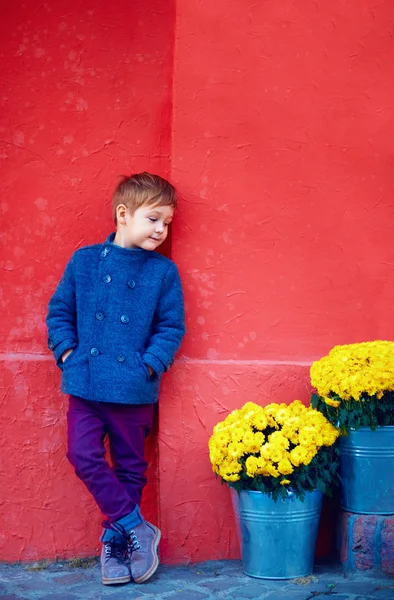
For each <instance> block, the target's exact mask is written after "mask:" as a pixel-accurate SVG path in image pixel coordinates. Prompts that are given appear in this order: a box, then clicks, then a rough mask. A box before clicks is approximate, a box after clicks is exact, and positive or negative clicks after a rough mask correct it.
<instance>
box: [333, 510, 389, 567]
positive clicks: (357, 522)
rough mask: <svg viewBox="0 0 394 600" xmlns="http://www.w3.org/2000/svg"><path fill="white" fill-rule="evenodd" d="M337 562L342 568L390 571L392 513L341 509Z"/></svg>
mask: <svg viewBox="0 0 394 600" xmlns="http://www.w3.org/2000/svg"><path fill="white" fill-rule="evenodd" d="M340 550H341V562H342V565H343V568H344V570H345V571H346V572H355V571H373V572H377V573H382V574H386V575H393V574H394V515H390V516H384V515H359V514H354V513H349V512H342V516H341V530H340Z"/></svg>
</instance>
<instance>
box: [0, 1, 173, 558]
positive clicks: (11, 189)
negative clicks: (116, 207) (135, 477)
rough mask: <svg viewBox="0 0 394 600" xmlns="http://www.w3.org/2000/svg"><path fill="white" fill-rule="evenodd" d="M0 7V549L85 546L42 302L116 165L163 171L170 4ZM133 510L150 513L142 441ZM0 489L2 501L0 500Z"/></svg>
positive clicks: (106, 191)
mask: <svg viewBox="0 0 394 600" xmlns="http://www.w3.org/2000/svg"><path fill="white" fill-rule="evenodd" d="M146 7H147V3H146V2H145V1H144V0H137V1H133V2H128V1H127V0H115V1H114V2H112V3H108V2H105V0H99V1H98V0H82V1H80V0H70V1H69V2H68V3H67V4H66V5H65V3H64V2H63V1H60V0H56V1H55V2H48V3H42V4H40V3H37V2H36V1H34V0H24V2H23V3H22V2H20V1H17V2H13V3H3V4H2V6H1V12H2V14H1V15H0V23H1V29H2V33H1V39H2V47H1V56H0V58H1V60H0V81H1V86H2V93H1V109H0V119H1V123H0V127H1V135H0V140H1V141H0V156H1V160H2V198H1V202H0V207H1V242H2V252H1V257H0V258H1V294H2V296H1V298H2V301H1V302H2V303H1V308H2V318H1V322H0V336H1V340H0V343H1V346H0V374H1V381H0V392H1V398H0V423H1V429H2V431H1V437H0V454H1V461H2V470H3V474H2V483H1V486H0V522H1V525H0V559H2V560H10V561H14V560H19V559H22V560H32V559H37V558H42V557H47V556H50V557H55V556H64V557H70V556H73V555H92V554H95V553H96V551H97V548H98V532H99V523H100V520H101V519H100V516H99V514H98V512H97V509H96V508H95V505H94V503H93V501H92V500H91V498H90V496H89V495H88V493H87V492H86V491H85V489H84V487H83V485H82V483H80V482H79V480H77V479H76V478H75V476H74V475H73V472H72V469H71V467H70V465H69V464H68V462H67V460H66V459H65V456H64V455H65V411H66V406H67V400H66V398H65V397H63V396H62V395H61V394H60V393H59V391H58V388H59V372H58V369H57V367H55V365H54V363H53V359H52V357H51V356H50V354H49V352H48V351H47V343H46V338H47V336H46V329H45V324H44V318H45V313H46V305H47V301H48V299H49V297H50V295H51V294H52V293H53V291H54V287H55V285H56V283H57V281H58V279H59V277H60V275H61V273H62V270H63V268H64V265H65V263H66V261H67V259H68V258H69V256H70V254H71V253H72V251H73V250H74V249H75V248H76V247H78V246H82V245H86V244H90V243H95V242H99V241H102V240H104V239H105V237H106V236H107V235H108V233H109V232H110V231H111V229H112V227H113V224H112V222H111V211H110V204H109V203H110V197H111V193H112V189H113V187H114V184H115V182H116V179H117V177H118V176H119V175H122V174H125V173H130V172H138V171H141V170H144V169H149V170H152V171H156V172H159V173H161V174H163V175H164V176H165V175H168V174H169V170H170V152H171V121H170V118H171V103H172V96H171V79H172V52H173V32H174V18H175V13H174V6H173V4H172V2H168V0H151V1H150V2H149V10H146ZM148 454H149V457H150V461H151V469H150V484H149V485H148V488H147V490H146V491H147V494H146V495H145V497H146V499H147V500H146V502H145V512H146V514H147V515H148V516H149V517H150V518H152V519H153V520H155V521H156V520H157V460H156V447H155V445H154V444H153V440H152V441H151V442H150V445H149V449H148ZM1 496H2V497H1Z"/></svg>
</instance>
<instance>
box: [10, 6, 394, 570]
mask: <svg viewBox="0 0 394 600" xmlns="http://www.w3.org/2000/svg"><path fill="white" fill-rule="evenodd" d="M18 4H19V3H17V4H16V5H15V4H14V5H12V8H10V7H7V13H5V7H3V8H2V9H1V10H2V11H3V12H4V14H3V15H1V24H2V27H3V34H2V38H3V47H2V53H1V59H2V60H1V62H0V68H1V70H2V72H0V81H1V82H2V86H3V89H4V91H3V94H2V98H3V100H2V102H3V106H2V109H1V112H0V117H1V119H2V123H1V136H0V139H1V140H2V141H1V146H0V155H1V158H2V162H3V163H4V168H3V178H2V183H3V195H2V201H1V203H0V206H1V208H2V211H3V214H2V228H1V229H2V241H3V250H2V254H1V263H2V293H3V300H2V309H3V319H2V322H1V344H2V345H1V349H0V352H1V354H0V360H1V362H0V364H1V372H2V374H3V380H4V381H3V383H2V384H1V391H2V392H3V396H4V398H2V399H0V400H1V401H0V411H1V414H0V423H2V425H3V428H4V431H3V433H2V434H1V437H0V455H1V457H2V460H3V464H4V473H5V485H4V486H1V490H0V494H1V493H4V490H7V494H5V497H4V498H3V501H2V503H1V505H0V520H1V521H3V522H4V524H5V527H1V528H0V530H1V531H2V533H0V547H1V545H2V548H1V550H0V559H2V560H19V559H25V560H26V559H36V558H40V557H45V556H50V557H54V556H57V555H59V556H72V555H74V554H77V555H81V554H85V555H88V554H93V553H94V552H95V551H96V548H97V534H98V530H99V517H98V515H97V511H96V509H95V507H94V504H93V502H92V501H91V500H90V499H89V497H88V495H87V493H86V492H85V491H84V489H83V486H82V484H80V482H78V481H77V480H76V479H75V477H74V476H73V474H72V470H71V467H70V466H69V465H68V464H67V461H66V459H65V458H64V452H65V448H64V440H65V426H64V414H65V405H66V399H65V398H64V397H62V396H61V395H60V393H59V392H58V391H57V390H58V383H59V374H58V372H57V370H56V368H55V366H54V365H53V362H52V359H51V357H50V356H49V353H48V352H47V350H46V333H45V326H44V321H43V318H44V315H45V307H46V302H47V300H48V298H49V296H50V294H51V293H52V291H53V288H54V286H55V284H56V282H57V279H58V277H59V275H60V273H61V271H62V269H63V266H64V264H65V261H66V260H67V258H68V256H69V255H70V253H71V252H72V251H73V249H74V248H75V247H77V246H78V245H83V244H87V243H92V242H96V241H98V240H101V239H103V238H104V237H105V236H106V235H107V232H108V231H109V230H110V228H111V221H110V216H109V206H108V202H109V198H110V192H111V190H112V187H113V184H114V181H115V178H116V176H117V175H118V174H122V173H125V172H126V173H127V172H130V171H138V170H141V169H145V168H146V169H150V170H152V171H157V172H159V173H162V174H163V175H166V174H170V175H171V177H172V179H173V181H174V182H175V183H176V184H178V186H179V188H180V190H181V191H182V195H183V197H182V202H181V207H180V211H179V215H178V218H177V220H176V222H175V223H174V230H173V253H172V254H173V258H174V260H175V261H176V262H177V263H178V264H179V267H180V270H181V275H182V279H183V282H184V287H185V296H186V303H187V319H188V335H187V338H186V340H185V342H184V344H183V347H182V350H181V353H180V357H179V360H178V361H177V362H176V363H175V365H174V368H173V370H172V373H171V374H170V375H169V376H167V377H166V380H165V383H164V386H163V393H162V397H161V401H160V412H159V434H158V444H157V446H155V443H154V440H152V441H151V447H150V451H149V454H150V456H151V458H152V464H153V466H152V470H151V473H150V481H151V483H150V487H148V490H147V492H148V494H147V495H146V498H147V502H146V504H145V510H146V511H147V515H148V516H149V517H151V518H152V519H156V518H159V522H160V525H161V528H162V530H163V542H162V548H161V549H162V557H163V559H164V560H165V561H166V562H185V561H188V560H204V559H211V558H226V557H235V556H238V547H237V543H236V538H235V533H234V523H233V517H232V513H231V508H230V499H229V493H228V490H227V488H226V487H225V486H222V485H220V483H219V481H217V480H215V478H214V476H213V474H212V471H211V467H210V464H209V460H208V454H207V440H208V438H209V435H210V434H211V431H212V427H213V425H214V424H215V423H216V422H217V421H218V420H220V419H222V418H223V417H224V416H225V414H226V413H227V412H228V411H229V410H231V409H233V408H236V407H239V406H241V405H242V404H243V403H244V402H246V401H247V400H252V401H257V402H260V403H263V404H264V403H267V402H270V401H290V400H292V399H294V398H301V399H302V400H304V401H307V400H308V398H309V384H308V370H309V365H310V363H311V361H312V360H314V359H315V358H317V357H320V356H321V355H322V354H324V353H326V352H327V351H328V349H329V348H330V347H331V346H332V345H334V344H338V343H346V342H354V341H361V340H367V339H374V338H386V339H394V321H393V319H392V310H391V299H392V296H393V291H394V290H393V285H394V283H393V282H392V278H391V277H390V275H391V271H392V268H393V265H394V257H393V251H392V250H391V238H392V237H393V233H394V231H393V225H392V216H393V205H392V201H391V197H392V195H393V192H394V180H393V175H392V174H393V166H394V165H393V163H394V159H393V155H394V154H393V142H392V139H393V135H392V125H393V109H392V105H393V102H392V98H393V96H394V83H393V79H392V65H393V64H394V49H393V37H392V31H393V25H394V7H393V5H392V3H391V2H390V1H389V0H385V1H382V2H380V3H379V4H377V3H376V1H374V0H348V1H347V2H343V1H342V0H334V1H333V0H331V1H328V0H321V1H320V2H313V1H311V0H297V1H296V2H294V0H283V1H282V2H279V3H278V2H271V1H266V2H262V3H256V2H255V1H253V2H252V1H248V0H242V1H241V0H238V1H233V2H225V1H224V0H216V1H215V2H208V1H207V0H201V1H199V2H197V1H193V0H187V1H186V0H178V2H177V3H176V13H177V14H176V24H175V7H174V6H173V5H172V4H170V3H168V2H166V1H165V0H161V1H159V0H151V1H149V2H146V1H145V2H143V1H142V0H138V1H136V2H133V3H127V2H126V0H114V1H113V2H112V3H111V4H108V3H105V2H104V1H103V0H102V1H101V2H100V3H99V2H96V1H95V2H93V0H91V2H88V0H82V2H77V1H76V0H72V1H71V3H68V5H67V9H66V10H65V8H64V4H61V3H60V2H55V3H47V4H44V5H40V8H38V9H37V3H34V2H33V0H29V1H28V2H25V3H24V6H25V8H22V4H19V6H18ZM174 33H175V47H174ZM155 447H158V449H159V459H158V461H159V462H158V466H159V482H160V489H159V493H158V490H157V477H156V471H155V451H154V448H155ZM8 490H12V494H10V493H8ZM27 515H28V518H26V516H27ZM1 536H3V538H1ZM327 544H328V545H329V541H328V542H327ZM327 544H326V547H325V549H327V547H328V545H327ZM323 550H324V549H323Z"/></svg>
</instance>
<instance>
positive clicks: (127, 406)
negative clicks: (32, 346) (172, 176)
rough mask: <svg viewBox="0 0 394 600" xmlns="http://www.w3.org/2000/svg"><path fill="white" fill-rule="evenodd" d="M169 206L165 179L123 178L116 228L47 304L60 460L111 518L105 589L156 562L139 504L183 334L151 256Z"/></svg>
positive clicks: (168, 283) (176, 301) (162, 273)
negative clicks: (63, 412) (62, 427)
mask: <svg viewBox="0 0 394 600" xmlns="http://www.w3.org/2000/svg"><path fill="white" fill-rule="evenodd" d="M176 206H177V198H176V191H175V189H174V188H173V186H172V185H171V184H170V183H168V181H166V180H165V179H163V178H161V177H159V176H157V175H151V174H149V173H140V174H136V175H133V176H131V177H124V178H123V179H122V181H121V182H120V183H119V185H118V186H117V188H116V189H115V192H114V195H113V199H112V213H113V218H114V221H115V225H116V232H115V233H112V234H111V235H110V236H109V237H108V238H107V240H106V241H105V242H104V243H103V244H97V245H93V246H87V247H85V248H80V249H79V250H77V251H76V252H75V253H74V254H73V255H72V257H71V260H70V261H69V263H68V264H67V266H66V269H65V272H64V274H63V277H62V279H61V281H60V283H59V284H58V287H57V289H56V291H55V293H54V295H53V297H52V298H51V300H50V302H49V307H48V315H47V327H48V334H49V336H48V337H49V339H48V346H49V348H50V349H51V350H52V352H53V354H54V357H55V360H56V363H57V365H58V366H59V368H60V369H61V370H62V385H61V389H62V391H63V392H64V393H66V394H69V396H70V398H69V402H70V404H69V410H68V414H67V421H68V453H67V458H68V459H69V461H70V462H71V464H72V465H73V467H74V469H75V473H76V475H77V476H78V477H79V478H80V479H81V480H82V481H83V482H84V484H85V485H86V487H87V488H88V490H89V491H90V493H91V494H92V495H93V497H94V499H95V501H96V503H97V505H98V506H99V508H100V510H101V511H102V512H103V513H104V514H105V515H106V516H107V517H108V520H107V521H104V523H103V527H104V529H103V533H102V536H101V538H100V540H101V542H102V543H103V546H102V552H101V572H102V582H103V583H104V584H106V585H108V584H115V583H127V582H129V581H131V579H133V580H134V581H135V582H136V583H142V582H144V581H146V580H147V579H149V578H150V577H151V576H152V575H153V573H154V572H155V571H156V569H157V566H158V564H159V559H158V556H157V547H158V543H159V540H160V530H159V529H158V528H157V527H155V526H154V525H152V524H150V523H148V522H147V521H145V520H144V519H143V517H142V515H141V513H140V509H139V505H140V501H141V494H142V489H143V487H144V485H145V483H146V479H145V477H144V472H145V469H146V466H147V463H146V462H145V460H144V441H145V438H146V436H147V435H148V433H149V431H150V428H151V424H152V411H153V406H154V403H155V402H157V399H158V395H159V387H160V379H161V376H162V374H163V373H164V372H165V371H167V370H168V369H169V368H170V367H171V365H172V363H173V361H174V356H175V354H176V352H177V350H178V348H179V346H180V343H181V341H182V338H183V336H184V333H185V325H184V308H183V295H182V288H181V283H180V279H179V274H178V270H177V268H176V266H175V264H174V263H173V262H172V261H171V260H169V259H168V258H165V257H163V256H161V255H160V254H157V253H156V252H154V251H155V250H156V249H157V248H158V247H159V246H160V244H162V243H163V242H164V240H165V239H166V237H167V233H168V226H169V224H170V223H171V220H172V217H173V214H174V211H175V209H176ZM106 435H108V438H109V443H110V451H111V458H112V462H113V468H112V469H111V468H110V467H109V465H108V463H107V461H106V460H105V449H104V438H105V436H106Z"/></svg>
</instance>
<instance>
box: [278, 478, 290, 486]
mask: <svg viewBox="0 0 394 600" xmlns="http://www.w3.org/2000/svg"><path fill="white" fill-rule="evenodd" d="M289 483H291V481H290V479H282V481H280V485H289Z"/></svg>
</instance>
